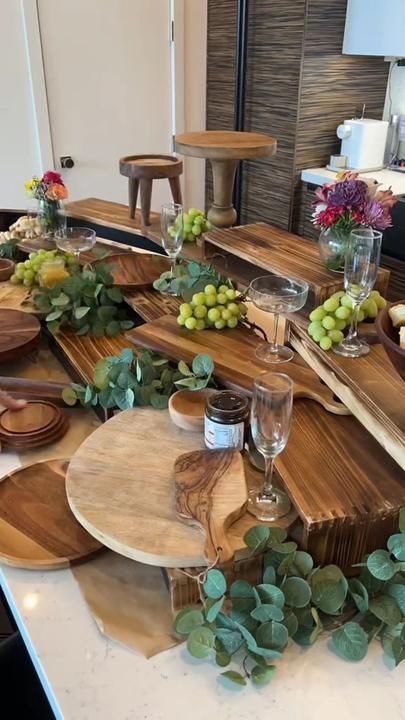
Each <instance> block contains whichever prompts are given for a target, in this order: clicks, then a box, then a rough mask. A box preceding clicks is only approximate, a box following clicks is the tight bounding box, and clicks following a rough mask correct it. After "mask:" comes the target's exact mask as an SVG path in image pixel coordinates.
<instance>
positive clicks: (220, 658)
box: [215, 650, 231, 667]
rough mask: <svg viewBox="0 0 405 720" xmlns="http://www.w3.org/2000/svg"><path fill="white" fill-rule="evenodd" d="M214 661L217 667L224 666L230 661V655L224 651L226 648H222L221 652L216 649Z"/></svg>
mask: <svg viewBox="0 0 405 720" xmlns="http://www.w3.org/2000/svg"><path fill="white" fill-rule="evenodd" d="M215 662H216V664H217V665H218V666H219V667H226V666H227V665H229V663H230V662H231V656H230V655H229V653H227V652H226V650H223V651H222V652H218V651H217V653H216V655H215Z"/></svg>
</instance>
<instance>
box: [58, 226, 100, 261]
mask: <svg viewBox="0 0 405 720" xmlns="http://www.w3.org/2000/svg"><path fill="white" fill-rule="evenodd" d="M55 242H56V245H57V247H58V248H59V250H63V251H64V252H68V253H73V254H74V256H75V258H76V260H77V262H80V253H81V252H85V251H86V250H91V249H92V248H93V247H94V245H95V244H96V233H95V231H94V230H90V228H84V227H69V228H65V229H64V230H57V232H56V233H55Z"/></svg>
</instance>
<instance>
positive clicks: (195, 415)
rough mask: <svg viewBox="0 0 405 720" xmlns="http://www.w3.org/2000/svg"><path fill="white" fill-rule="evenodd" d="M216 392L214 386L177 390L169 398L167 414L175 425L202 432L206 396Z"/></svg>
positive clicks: (183, 428)
mask: <svg viewBox="0 0 405 720" xmlns="http://www.w3.org/2000/svg"><path fill="white" fill-rule="evenodd" d="M214 392H218V391H217V390H216V389H215V388H204V390H178V391H177V392H175V393H174V394H173V395H171V396H170V398H169V415H170V418H171V420H172V422H174V424H175V425H177V427H179V428H181V429H182V430H191V431H192V432H203V430H204V416H205V403H206V401H207V397H209V395H212V393H214Z"/></svg>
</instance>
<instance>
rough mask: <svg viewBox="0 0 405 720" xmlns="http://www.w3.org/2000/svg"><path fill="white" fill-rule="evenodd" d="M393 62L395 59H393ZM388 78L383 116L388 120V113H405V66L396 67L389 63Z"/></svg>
mask: <svg viewBox="0 0 405 720" xmlns="http://www.w3.org/2000/svg"><path fill="white" fill-rule="evenodd" d="M394 62H395V61H394ZM390 78H391V79H390V80H389V81H388V85H387V95H386V99H385V109H384V118H385V119H386V120H389V116H390V115H405V67H398V66H397V65H396V64H393V63H391V66H390ZM390 85H391V100H392V102H391V112H390V97H389V95H390V93H389V87H390Z"/></svg>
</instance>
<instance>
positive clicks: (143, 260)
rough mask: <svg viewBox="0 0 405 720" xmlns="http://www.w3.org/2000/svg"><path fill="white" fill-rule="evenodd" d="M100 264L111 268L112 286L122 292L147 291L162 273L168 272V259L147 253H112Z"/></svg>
mask: <svg viewBox="0 0 405 720" xmlns="http://www.w3.org/2000/svg"><path fill="white" fill-rule="evenodd" d="M100 263H101V264H103V265H109V266H111V271H112V276H113V280H114V285H118V287H120V288H122V290H147V289H148V288H151V287H152V285H153V283H154V281H155V280H157V279H158V278H159V277H160V275H161V274H162V273H163V272H166V271H167V270H170V260H169V258H168V257H166V256H165V255H153V254H147V253H133V252H127V253H113V254H112V255H108V256H107V257H106V258H103V260H100Z"/></svg>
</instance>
